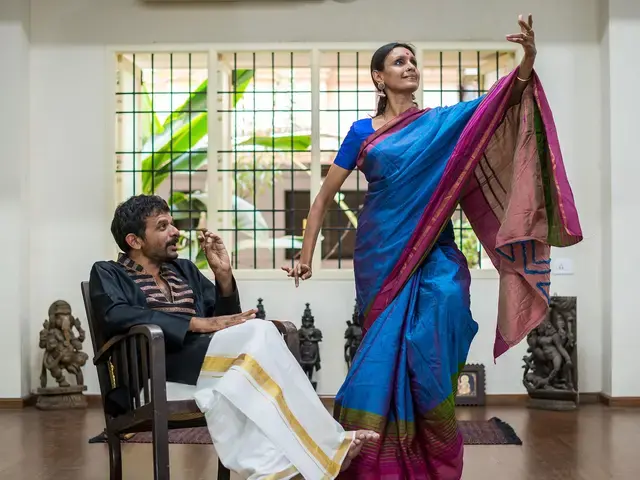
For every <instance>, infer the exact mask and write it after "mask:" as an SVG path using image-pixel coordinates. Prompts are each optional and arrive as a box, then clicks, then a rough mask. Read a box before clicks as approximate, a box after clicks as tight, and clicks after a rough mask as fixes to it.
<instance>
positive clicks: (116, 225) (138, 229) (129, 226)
mask: <svg viewBox="0 0 640 480" xmlns="http://www.w3.org/2000/svg"><path fill="white" fill-rule="evenodd" d="M169 211H170V210H169V205H167V202H166V201H165V200H164V199H163V198H162V197H159V196H157V195H136V196H134V197H131V198H129V199H128V200H126V201H124V202H122V203H121V204H120V205H118V207H117V208H116V211H115V213H114V214H113V220H112V221H111V234H112V235H113V238H114V240H115V241H116V243H117V244H118V247H120V249H121V250H122V251H123V252H124V253H129V250H131V247H130V246H129V244H128V243H127V240H126V238H127V235H129V234H130V233H133V234H134V235H137V236H138V237H140V238H142V239H144V232H145V229H146V226H147V218H149V217H153V216H156V215H159V214H161V213H169Z"/></svg>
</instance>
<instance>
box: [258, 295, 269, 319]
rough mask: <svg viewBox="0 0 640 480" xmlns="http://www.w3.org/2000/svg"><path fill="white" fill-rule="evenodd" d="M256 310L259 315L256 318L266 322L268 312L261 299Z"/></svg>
mask: <svg viewBox="0 0 640 480" xmlns="http://www.w3.org/2000/svg"><path fill="white" fill-rule="evenodd" d="M256 308H257V309H258V313H256V318H259V319H260V320H266V318H267V312H266V311H265V310H264V305H263V304H262V299H261V298H259V299H258V305H256Z"/></svg>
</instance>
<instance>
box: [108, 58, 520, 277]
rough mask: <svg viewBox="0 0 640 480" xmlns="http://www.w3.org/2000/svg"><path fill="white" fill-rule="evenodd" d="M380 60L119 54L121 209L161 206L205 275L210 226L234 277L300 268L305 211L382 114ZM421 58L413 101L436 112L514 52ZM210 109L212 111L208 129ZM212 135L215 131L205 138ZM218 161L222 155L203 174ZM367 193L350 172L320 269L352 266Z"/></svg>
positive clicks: (457, 223)
mask: <svg viewBox="0 0 640 480" xmlns="http://www.w3.org/2000/svg"><path fill="white" fill-rule="evenodd" d="M372 54H373V51H356V50H343V51H322V52H320V51H318V50H311V51H254V52H252V51H249V52H248V51H241V52H240V51H238V52H234V51H220V52H194V53H137V54H134V53H126V54H124V53H123V54H120V55H118V62H117V66H118V72H117V73H118V76H117V81H118V86H117V94H116V95H117V112H116V120H117V138H116V142H117V146H116V149H117V151H116V171H117V187H118V197H119V199H120V200H123V199H125V198H127V197H128V196H130V195H133V194H138V193H156V194H159V195H161V196H163V197H164V198H165V199H167V201H168V203H169V204H170V206H171V209H172V214H173V216H174V219H175V221H176V224H177V225H178V227H179V228H180V229H181V231H182V233H183V238H182V242H181V248H182V255H183V256H188V257H189V258H191V259H193V260H194V261H196V262H198V263H199V264H200V266H202V267H204V266H205V264H206V262H205V261H204V258H202V256H201V255H200V256H198V249H197V248H196V246H195V229H196V228H198V227H205V226H208V228H213V229H216V230H217V231H219V232H221V234H222V235H223V237H224V239H225V244H226V245H227V248H228V249H229V252H230V253H231V256H232V261H233V264H234V267H235V268H237V269H262V270H264V269H267V270H269V269H278V268H279V267H280V265H282V264H286V263H289V264H292V263H293V262H294V261H295V259H296V258H297V256H298V255H299V249H300V246H301V239H302V235H303V233H304V228H305V225H306V216H307V214H308V211H309V208H310V205H311V202H312V200H313V198H314V197H315V195H316V194H317V192H318V191H319V188H320V185H321V182H322V180H323V179H324V177H325V176H326V174H327V172H328V169H329V168H330V166H331V164H332V163H333V160H334V158H335V156H336V153H337V151H338V149H339V147H340V144H341V142H342V141H343V140H344V137H345V136H346V134H347V132H348V130H349V128H350V126H351V124H352V123H353V122H354V121H356V120H358V119H360V118H365V117H366V116H369V115H373V114H374V112H375V104H376V95H375V89H374V86H373V83H372V81H371V76H370V72H369V62H370V59H371V55H372ZM418 61H419V66H420V68H421V71H422V78H421V82H422V88H421V89H420V91H419V92H417V101H418V103H419V104H421V105H422V106H425V107H427V106H428V107H437V106H447V105H452V104H454V103H457V102H459V101H465V100H471V99H473V98H476V97H477V96H478V95H482V94H484V93H486V92H487V91H488V90H489V88H490V87H491V86H492V85H493V83H494V82H495V81H496V80H497V79H498V78H500V77H501V76H503V75H505V74H506V73H508V72H509V71H510V70H511V69H512V68H514V66H515V55H514V53H513V52H500V51H434V50H423V51H420V52H419V55H418ZM209 62H214V65H213V67H212V66H211V65H209ZM209 72H212V73H211V74H213V72H215V78H211V79H210V78H209V75H210V73H209ZM209 81H211V84H212V85H215V90H214V91H215V93H216V96H215V98H214V99H213V100H212V99H208V92H210V90H209V89H208V86H209ZM207 105H211V106H212V108H215V110H216V111H215V112H213V113H214V114H215V115H213V114H212V117H213V118H209V113H210V112H208V109H207ZM211 126H214V127H213V128H215V131H214V132H209V128H211ZM210 133H211V136H210V135H209V134H210ZM210 139H212V141H211V142H210ZM210 143H211V144H212V145H213V148H212V145H210ZM212 153H214V154H217V158H216V162H215V163H214V164H212V167H211V168H212V170H211V171H209V169H208V168H207V167H208V166H209V163H208V158H209V156H210V155H211V154H212ZM212 179H213V180H212ZM366 190H367V183H366V180H365V179H364V176H363V175H362V174H361V173H360V172H359V171H357V170H355V171H354V172H353V173H352V174H351V176H350V177H349V178H348V180H347V182H346V183H345V185H344V186H343V188H342V190H341V191H340V192H339V193H338V195H336V198H335V199H334V201H333V202H332V205H331V206H330V208H329V211H328V212H327V215H326V217H325V221H324V223H323V225H322V232H321V240H320V243H319V245H318V247H317V248H316V253H315V258H314V265H315V266H316V268H325V269H327V268H329V269H334V268H337V269H345V268H352V266H353V263H352V258H353V248H354V243H355V228H356V225H357V217H358V213H359V211H360V208H361V207H362V203H363V200H364V196H365V194H366ZM210 196H211V197H212V198H210ZM208 208H209V209H212V210H211V212H213V213H210V212H208V211H207V210H208ZM452 220H453V223H454V230H455V232H456V241H457V243H458V245H459V246H460V248H461V250H462V251H463V253H464V254H465V256H466V257H467V260H468V261H469V265H470V267H472V268H487V267H488V268H490V266H491V264H490V262H489V261H488V259H487V258H486V256H485V254H484V253H483V252H482V249H481V248H480V244H479V242H478V240H477V238H476V237H475V235H474V234H473V230H472V229H471V226H470V225H469V223H468V221H467V219H466V217H465V216H464V214H463V213H462V212H461V210H460V209H458V210H456V212H455V213H454V215H453V218H452Z"/></svg>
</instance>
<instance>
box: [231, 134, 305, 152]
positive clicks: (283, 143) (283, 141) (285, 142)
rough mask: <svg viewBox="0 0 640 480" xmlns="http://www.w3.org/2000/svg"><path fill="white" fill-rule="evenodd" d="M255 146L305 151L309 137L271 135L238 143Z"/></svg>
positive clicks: (239, 144)
mask: <svg viewBox="0 0 640 480" xmlns="http://www.w3.org/2000/svg"><path fill="white" fill-rule="evenodd" d="M247 145H255V146H258V147H264V148H266V149H273V150H294V151H303V152H304V151H307V150H309V147H311V135H291V134H285V135H271V136H268V137H250V138H248V139H247V140H244V141H242V142H240V143H238V146H247Z"/></svg>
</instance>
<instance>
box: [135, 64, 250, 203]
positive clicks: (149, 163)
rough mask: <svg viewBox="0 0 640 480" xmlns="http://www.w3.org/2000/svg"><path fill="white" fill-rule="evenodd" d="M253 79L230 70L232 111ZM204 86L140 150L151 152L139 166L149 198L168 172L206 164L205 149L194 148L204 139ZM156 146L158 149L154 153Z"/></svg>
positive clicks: (205, 113)
mask: <svg viewBox="0 0 640 480" xmlns="http://www.w3.org/2000/svg"><path fill="white" fill-rule="evenodd" d="M253 75H254V71H253V70H248V69H242V70H234V72H233V76H232V78H233V80H234V81H233V85H234V86H233V88H234V96H233V107H235V106H236V104H237V103H238V102H239V101H240V99H241V98H242V97H243V95H244V92H245V90H246V89H247V87H248V86H249V84H250V83H251V81H252V80H253ZM207 86H208V80H205V81H203V82H202V83H201V84H200V85H199V86H198V87H197V88H196V90H195V91H194V92H193V93H191V95H190V96H189V98H188V99H187V100H186V101H185V102H184V103H183V104H182V105H180V106H179V107H178V108H177V109H176V110H175V111H173V112H172V113H171V114H170V115H169V116H168V117H167V120H166V121H165V123H164V125H163V127H162V128H163V129H164V130H162V129H161V133H160V134H159V135H157V136H154V137H153V139H152V141H147V142H146V145H145V147H143V151H149V150H152V151H154V152H155V153H154V154H153V155H149V156H147V157H146V158H145V159H143V160H142V163H141V170H142V174H141V177H142V190H143V192H144V193H147V194H149V193H152V192H153V191H154V190H155V189H157V188H158V186H159V185H160V184H161V183H162V182H163V181H164V180H166V179H167V177H168V176H169V175H170V173H171V171H172V170H191V171H193V170H197V169H198V168H200V167H201V166H202V165H204V164H205V163H206V162H207V154H206V153H207V145H204V146H202V147H199V148H195V146H196V145H197V144H198V142H200V141H201V140H202V139H204V138H205V136H206V135H207V122H208V114H207V95H206V93H207ZM194 111H196V112H199V113H194ZM158 145H160V148H158V149H156V146H158ZM189 159H191V164H189ZM189 167H191V168H190V169H189Z"/></svg>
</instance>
